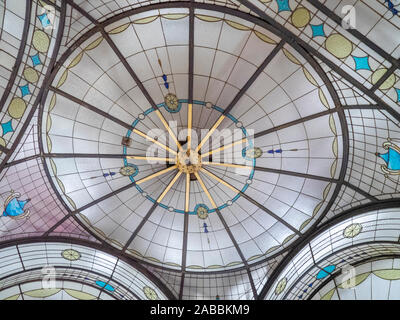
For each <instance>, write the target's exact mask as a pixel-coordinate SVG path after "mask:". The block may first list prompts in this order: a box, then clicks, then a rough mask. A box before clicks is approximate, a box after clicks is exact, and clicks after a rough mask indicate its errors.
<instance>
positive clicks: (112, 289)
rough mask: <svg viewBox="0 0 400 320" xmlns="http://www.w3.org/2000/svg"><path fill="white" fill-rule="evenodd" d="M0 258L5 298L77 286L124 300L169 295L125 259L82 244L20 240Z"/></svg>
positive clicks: (89, 292) (43, 293) (1, 254)
mask: <svg viewBox="0 0 400 320" xmlns="http://www.w3.org/2000/svg"><path fill="white" fill-rule="evenodd" d="M0 257H1V260H2V264H1V268H0V278H1V279H2V281H1V288H0V292H1V293H0V296H1V297H3V298H8V297H11V296H14V295H15V294H17V293H18V291H21V292H20V293H25V294H28V295H29V293H27V292H26V291H32V290H36V294H37V295H45V294H46V293H47V294H48V295H49V296H50V295H52V294H55V293H57V292H53V291H51V290H60V289H63V290H65V289H76V288H77V287H79V288H81V290H80V291H82V292H83V293H86V294H91V295H95V294H97V295H95V297H96V298H98V299H109V298H110V296H111V298H112V299H124V300H132V299H133V300H137V299H140V300H148V299H154V300H158V299H162V300H163V299H166V298H167V296H166V295H165V293H163V292H162V291H161V289H159V288H157V286H156V285H155V284H154V283H153V282H152V281H151V280H150V279H148V278H147V276H146V275H144V274H143V273H142V272H140V271H139V270H136V269H135V268H134V267H132V266H131V265H130V264H128V263H127V262H125V261H124V260H121V259H120V258H117V257H114V256H112V255H110V254H108V253H106V252H103V251H101V250H98V249H95V248H93V247H87V246H84V245H81V244H73V243H63V242H54V241H53V242H32V243H20V244H16V245H10V246H5V247H3V248H2V249H0ZM44 275H45V276H46V277H45V278H43V276H44ZM43 279H44V280H46V283H45V284H44V283H43ZM40 280H41V281H40ZM56 280H59V282H55V281H56ZM64 280H65V281H67V282H74V283H76V285H75V287H74V286H72V284H71V283H69V285H66V284H63V281H64ZM39 282H40V283H39ZM39 287H40V288H44V289H46V288H47V287H49V288H47V289H49V291H46V290H44V292H37V291H38V289H39ZM54 287H55V288H54ZM32 295H33V293H31V296H32Z"/></svg>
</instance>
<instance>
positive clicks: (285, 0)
mask: <svg viewBox="0 0 400 320" xmlns="http://www.w3.org/2000/svg"><path fill="white" fill-rule="evenodd" d="M276 2H277V4H278V12H281V11H291V10H290V7H289V0H276Z"/></svg>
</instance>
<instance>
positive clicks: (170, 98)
mask: <svg viewBox="0 0 400 320" xmlns="http://www.w3.org/2000/svg"><path fill="white" fill-rule="evenodd" d="M164 103H165V105H166V107H167V109H168V111H170V112H177V111H179V101H178V98H177V96H176V95H174V94H173V93H168V94H167V95H166V96H165V97H164Z"/></svg>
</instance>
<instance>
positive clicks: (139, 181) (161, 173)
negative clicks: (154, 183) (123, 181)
mask: <svg viewBox="0 0 400 320" xmlns="http://www.w3.org/2000/svg"><path fill="white" fill-rule="evenodd" d="M177 168H178V166H177V165H174V166H171V167H169V168H167V169H164V170H160V171H157V172H156V173H153V174H151V175H149V176H147V177H145V178H142V179H140V180H138V181H136V184H141V183H143V182H146V181H149V180H151V179H154V178H156V177H158V176H161V175H163V174H164V173H167V172H170V171H172V170H175V169H177Z"/></svg>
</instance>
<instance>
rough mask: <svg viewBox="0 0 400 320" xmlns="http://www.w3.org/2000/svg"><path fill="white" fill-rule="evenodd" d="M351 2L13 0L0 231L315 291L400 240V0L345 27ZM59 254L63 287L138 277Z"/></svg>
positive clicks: (195, 272)
mask: <svg viewBox="0 0 400 320" xmlns="http://www.w3.org/2000/svg"><path fill="white" fill-rule="evenodd" d="M348 4H350V3H349V1H334V2H333V1H318V0H304V1H297V0H269V1H258V0H235V1H211V2H207V3H204V2H202V1H179V2H178V1H157V2H153V1H150V2H148V1H146V2H140V1H131V0H126V1H118V2H117V1H103V0H99V1H97V4H96V5H95V4H94V3H93V1H92V2H90V1H85V0H80V1H77V0H54V1H50V0H46V1H45V0H27V1H26V2H23V1H8V0H2V1H0V43H1V45H0V99H1V100H0V107H1V110H0V126H1V130H0V132H1V136H0V152H1V154H0V160H1V161H0V170H1V171H0V198H1V201H2V203H3V207H4V209H3V214H2V216H1V217H0V246H1V247H4V248H6V247H7V248H8V246H10V247H12V246H17V247H20V246H29V244H28V243H29V241H32V243H33V244H32V245H33V246H35V248H40V250H41V254H43V255H49V254H50V253H51V252H52V251H51V250H55V249H54V248H50V246H49V244H48V242H50V243H52V241H56V242H63V243H64V244H65V245H67V244H68V243H69V242H72V243H75V244H76V245H78V244H79V245H81V246H83V247H86V246H87V247H93V246H95V247H96V246H100V245H101V246H102V247H104V248H106V251H107V254H108V255H110V257H111V258H112V257H114V258H115V259H116V261H117V262H115V263H114V265H115V267H114V268H116V265H117V264H118V263H122V261H124V262H123V263H124V264H126V266H127V267H128V266H129V268H131V269H132V270H133V271H132V272H136V273H140V271H139V269H140V270H146V275H145V277H146V279H147V280H146V281H152V285H151V286H150V285H148V287H151V288H154V290H156V291H157V290H158V291H157V297H158V298H160V299H161V298H171V297H175V298H180V299H181V298H183V299H215V298H216V296H219V297H220V298H221V299H308V298H315V297H317V296H318V297H320V296H321V295H318V294H317V293H314V291H313V290H316V288H317V286H316V285H312V286H311V287H309V288H310V289H307V291H306V292H303V291H304V290H305V288H303V287H302V286H304V283H306V282H307V283H308V282H311V279H312V277H315V275H314V273H318V272H319V271H318V270H322V271H323V272H325V273H327V274H330V273H331V272H332V271H329V270H325V269H324V268H325V267H326V266H330V265H334V266H335V269H336V270H338V268H342V267H344V266H345V265H348V264H349V263H348V262H338V261H339V260H338V259H342V260H343V259H344V260H346V261H347V258H349V257H352V256H353V253H354V252H355V251H357V250H358V251H359V252H361V253H359V255H360V259H361V257H362V253H364V254H365V255H368V257H379V256H382V255H384V254H385V255H393V254H395V253H396V252H397V247H396V245H395V240H394V239H395V238H397V239H398V237H399V235H400V230H398V228H397V227H396V221H397V220H396V219H397V216H396V214H397V211H398V210H397V209H396V208H397V207H398V200H397V199H398V192H399V172H400V171H399V170H400V164H399V163H400V162H399V161H400V145H399V141H400V135H399V133H400V131H399V127H398V123H399V121H400V115H399V113H398V108H399V103H400V73H399V70H398V67H399V66H400V63H399V58H400V38H399V37H393V36H392V35H393V34H395V33H398V31H399V30H398V29H399V28H400V20H399V17H398V12H396V10H397V9H398V10H400V6H398V7H392V8H389V7H388V3H387V2H385V1H383V0H382V1H378V0H377V1H375V0H374V1H372V0H358V1H352V2H351V5H353V6H354V10H355V13H356V20H355V21H352V23H353V22H354V23H355V24H356V25H355V27H356V28H355V29H346V28H344V25H342V24H341V22H342V17H343V13H342V9H343V6H345V5H348ZM396 8H397V9H396ZM385 208H387V209H385ZM345 219H347V220H345ZM380 219H381V220H382V221H386V222H382V224H381V223H378V222H379V221H381V220H380ZM355 220H357V221H358V220H360V221H358V222H357V221H355ZM350 222H351V223H352V224H353V225H354V228H353V229H354V230H353V229H352V230H351V232H356V231H357V230H358V229H357V228H359V231H358V232H359V236H358V237H355V236H354V237H347V236H346V235H344V236H343V235H342V234H343V232H344V231H343V228H344V227H346V226H347V224H350ZM386 225H389V226H390V227H388V228H385V226H386ZM349 232H350V231H349ZM351 232H350V233H351ZM336 233H337V235H338V236H337V238H333V236H334V234H336ZM339 234H340V236H339ZM353 238H354V239H353ZM355 239H365V241H364V240H362V241H361V240H360V241H355ZM20 241H23V242H21V244H18V245H16V244H15V243H20ZM343 241H347V242H349V243H347V242H346V243H343ZM396 241H397V240H396ZM2 242H3V243H2ZM325 242H326V243H325ZM328 242H329V244H328ZM350 247H351V248H352V249H351V250H350V249H349V248H350ZM35 250H36V249H35ZM57 250H58V249H57ZM387 252H389V253H387ZM111 258H110V259H111ZM119 259H121V260H119ZM335 259H336V260H338V261H336V260H335ZM360 259H358V258H355V259H354V260H351V263H355V262H357V261H361V260H360ZM119 261H121V262H119ZM325 265H326V266H325ZM2 267H3V266H2V265H0V268H2ZM58 267H59V268H60V272H62V273H63V274H65V278H63V279H62V281H61V282H60V283H57V290H58V291H57V292H56V291H54V293H53V294H51V295H50V294H49V295H48V296H46V297H48V298H50V299H52V298H53V299H54V298H62V297H64V296H65V297H70V296H71V293H72V297H75V298H77V297H78V296H82V297H87V298H92V296H93V297H94V298H101V299H111V298H113V299H120V298H121V293H119V295H118V294H117V295H113V294H111V293H110V292H104V291H106V290H105V288H106V285H108V284H109V285H111V286H112V287H113V288H117V287H118V286H119V285H122V286H127V284H124V283H123V281H122V280H118V279H114V278H113V277H110V278H109V279H108V278H107V279H97V280H98V281H102V283H103V287H102V289H100V290H99V289H98V287H97V288H96V284H94V285H93V283H92V282H93V281H92V280H93V279H94V278H95V276H94V274H95V273H96V272H100V271H99V270H100V268H101V267H100V265H99V267H98V268H99V269H96V268H97V267H96V268H94V269H93V270H88V276H87V278H88V279H91V280H90V281H91V282H90V283H89V284H87V283H86V282H84V281H82V280H81V279H80V280H79V279H76V278H74V279H73V277H72V276H71V277H72V278H71V277H70V276H69V274H70V273H69V272H70V271H71V272H72V273H73V268H74V266H72V265H70V266H67V267H66V266H63V265H60V266H58ZM138 268H139V269H138ZM90 272H92V273H93V274H91V273H90ZM100 273H101V272H100ZM89 274H91V275H90V276H89ZM9 276H10V275H5V276H4V277H2V279H3V278H4V279H6V277H9ZM38 276H39V275H38V274H36V275H35V274H32V276H31V278H29V277H30V275H29V274H26V278H24V279H25V280H21V281H22V282H21V283H19V282H18V281H17V280H16V279H17V278H15V279H14V282H15V281H16V282H15V283H11V282H12V281H11V282H10V284H9V285H7V290H8V291H6V290H5V289H1V290H0V295H1V297H3V298H9V297H11V298H15V299H22V297H24V296H26V297H27V298H28V297H31V298H35V297H36V298H46V297H45V296H44V294H43V293H41V292H39V291H40V290H39V291H38V289H39V286H40V284H39V282H37V279H38V278H37V277H38ZM35 277H36V278H35ZM128 277H129V276H128ZM28 278H29V279H30V280H29V281H28ZM10 279H13V278H12V277H11V278H10ZM21 279H22V278H21ZM135 279H136V278H135ZM97 280H95V281H97ZM318 280H319V279H318ZM111 281H117V282H116V283H114V284H112V283H111ZM135 281H136V280H135ZM141 281H142V280H141ZM143 281H144V280H143ZM25 282H26V283H28V282H29V283H30V284H29V286H26V285H25V284H24V283H25ZM109 282H110V283H109ZM135 283H137V282H135ZM135 285H137V284H135ZM324 285H325V284H324ZM329 285H330V284H329ZM25 286H26V287H25ZM319 286H320V287H318V288H319V289H318V290H320V289H321V288H322V285H319ZM128 287H129V286H127V287H126V288H128ZM139 287H140V285H139ZM124 288H125V287H124ZM126 288H125V289H124V290H125V291H124V292H125V293H126V292H127V289H126ZM324 288H325V287H324ZM326 288H328V287H326ZM68 290H69V291H68ZM71 290H72V291H71ZM73 290H75V291H76V292H78V293H76V292H75V291H73ZM96 290H97V291H96ZM132 290H133V289H132ZM135 290H136V289H135ZM152 290H153V289H152ZM321 290H322V289H321ZM324 290H325V289H324ZM326 290H328V289H326ZM329 290H331V291H332V290H336V289H334V287H333V285H330V286H329ZM329 290H328V291H329ZM116 291H117V290H116ZM156 291H155V292H156ZM331 291H329V292H331ZM336 291H337V290H336ZM336 291H335V292H336ZM32 292H33V294H32ZM139 292H140V290H139V289H137V290H136V291H134V292H133V293H132V294H131V296H125V297H124V298H125V299H128V298H129V297H130V298H132V299H142V298H143V299H146V298H148V297H147V296H146V295H144V296H143V292H142V293H140V294H139ZM277 292H278V294H277ZM301 292H303V293H301ZM312 292H313V293H312ZM324 292H325V291H324ZM332 292H333V291H332ZM311 293H312V294H311ZM74 294H75V296H74ZM102 294H104V296H103V295H102ZM122 295H124V294H123V293H122ZM334 296H335V295H334V294H333V293H332V295H331V297H334ZM321 297H322V296H321ZM94 298H93V299H94Z"/></svg>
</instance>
